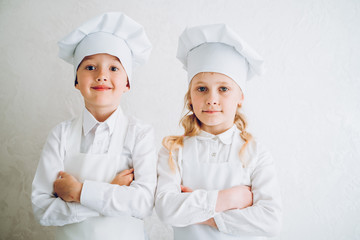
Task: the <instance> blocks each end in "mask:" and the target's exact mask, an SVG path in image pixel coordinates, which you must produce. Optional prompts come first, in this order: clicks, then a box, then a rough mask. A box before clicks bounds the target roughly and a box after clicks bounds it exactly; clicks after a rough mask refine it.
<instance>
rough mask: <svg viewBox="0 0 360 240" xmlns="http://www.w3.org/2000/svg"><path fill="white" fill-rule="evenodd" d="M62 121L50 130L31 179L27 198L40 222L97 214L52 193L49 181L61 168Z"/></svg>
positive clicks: (78, 219)
mask: <svg viewBox="0 0 360 240" xmlns="http://www.w3.org/2000/svg"><path fill="white" fill-rule="evenodd" d="M68 123H70V121H69V122H68ZM65 125H66V122H65V123H61V124H59V125H58V126H56V127H55V128H54V129H53V130H52V131H51V132H50V134H49V136H48V138H47V141H46V143H45V145H44V148H43V151H42V153H41V157H40V161H39V163H38V167H37V170H36V173H35V177H34V180H33V183H32V194H31V201H32V207H33V211H34V215H35V218H36V219H37V220H38V221H39V222H40V224H41V225H44V226H63V225H66V224H70V223H75V222H81V221H83V220H85V219H86V218H87V217H91V216H98V215H99V214H98V213H97V212H95V211H93V210H91V209H89V208H87V207H84V206H81V205H80V204H79V203H69V202H65V201H63V200H62V199H61V198H57V197H55V196H54V194H53V183H54V181H55V180H56V178H57V176H58V174H59V171H63V170H64V164H63V161H64V152H65V148H64V142H63V138H62V136H63V135H64V131H65Z"/></svg>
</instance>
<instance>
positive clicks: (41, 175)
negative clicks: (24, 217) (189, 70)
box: [31, 12, 156, 240]
mask: <svg viewBox="0 0 360 240" xmlns="http://www.w3.org/2000/svg"><path fill="white" fill-rule="evenodd" d="M59 48H60V52H59V56H60V58H62V59H64V60H65V61H67V62H68V63H70V64H73V65H74V70H75V88H76V89H78V90H79V91H80V93H81V95H82V96H83V98H84V102H85V108H84V110H83V113H82V114H81V115H80V116H78V117H76V118H75V119H72V120H68V121H64V122H62V123H60V124H58V125H57V126H56V127H55V128H54V129H53V130H52V131H51V132H50V134H49V136H48V139H47V142H46V144H45V146H44V149H43V152H42V154H41V158H40V161H39V164H38V168H37V170H36V174H35V178H34V181H33V185H32V186H33V189H32V196H31V198H32V206H33V211H34V215H35V217H36V219H37V220H38V221H39V222H40V224H41V225H44V226H58V228H57V232H56V239H64V240H65V239H66V240H71V239H74V240H75V239H86V240H89V239H94V240H97V239H106V240H111V239H136V240H143V239H145V236H144V222H143V220H142V219H143V218H144V217H146V216H149V215H150V214H151V212H152V208H153V205H154V193H155V187H156V149H155V146H154V132H153V128H152V127H151V126H150V125H148V124H145V123H143V122H142V121H140V120H138V119H136V118H134V117H131V116H127V115H125V114H124V113H123V111H122V110H121V108H120V106H119V104H120V99H121V96H122V95H123V94H124V93H125V92H127V91H129V90H130V87H131V83H132V81H133V77H132V71H133V68H134V67H136V66H137V65H139V64H142V63H144V62H145V61H146V60H147V58H148V56H149V54H150V51H151V44H150V42H149V40H148V38H147V36H146V34H145V31H144V29H143V27H142V26H141V25H140V24H138V23H137V22H135V21H134V20H132V19H131V18H129V17H128V16H126V15H125V14H123V13H120V12H112V13H105V14H102V15H100V16H97V17H95V18H92V19H90V20H88V21H87V22H85V23H84V24H83V25H81V26H80V27H79V28H77V29H75V30H74V31H73V32H71V33H70V34H69V35H67V36H66V37H65V38H64V39H62V40H61V41H60V42H59Z"/></svg>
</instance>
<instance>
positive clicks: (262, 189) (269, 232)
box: [214, 150, 282, 237]
mask: <svg viewBox="0 0 360 240" xmlns="http://www.w3.org/2000/svg"><path fill="white" fill-rule="evenodd" d="M255 163H256V166H255V167H254V171H253V172H252V175H251V182H252V186H251V191H252V193H253V205H252V206H251V207H247V208H244V209H235V210H228V211H225V212H222V213H220V214H217V215H216V216H215V217H214V219H215V222H216V224H217V227H218V229H219V231H220V232H224V233H228V234H231V235H239V236H268V237H273V236H275V235H277V234H278V233H279V231H280V228H281V212H282V211H281V196H280V188H279V186H278V181H277V177H276V171H275V167H274V164H273V159H272V156H271V155H270V153H269V152H267V151H265V150H260V151H259V153H257V154H256V162H255Z"/></svg>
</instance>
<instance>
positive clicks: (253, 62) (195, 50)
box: [177, 24, 264, 92]
mask: <svg viewBox="0 0 360 240" xmlns="http://www.w3.org/2000/svg"><path fill="white" fill-rule="evenodd" d="M177 58H178V59H179V60H180V61H181V62H182V63H183V67H184V69H185V70H186V71H187V72H188V81H189V84H190V82H191V80H192V78H193V77H194V76H195V75H196V74H198V73H200V72H217V73H222V74H225V75H227V76H228V77H230V78H231V79H233V80H234V81H235V82H236V83H237V84H238V85H239V86H240V88H241V89H242V91H243V92H244V90H245V82H246V81H247V80H250V79H251V78H252V77H253V76H254V75H255V74H257V75H261V74H262V73H263V72H264V61H263V59H262V58H261V57H260V55H259V54H258V53H256V52H255V50H253V49H252V48H251V47H250V46H249V45H248V44H247V43H246V42H245V41H244V40H242V39H241V38H240V37H239V36H238V35H237V34H236V33H235V32H234V31H233V30H232V29H230V28H229V27H228V26H227V25H225V24H212V25H203V26H196V27H190V28H186V29H185V30H184V32H183V33H182V34H181V35H180V37H179V44H178V51H177Z"/></svg>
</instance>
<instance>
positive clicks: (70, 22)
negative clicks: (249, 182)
mask: <svg viewBox="0 0 360 240" xmlns="http://www.w3.org/2000/svg"><path fill="white" fill-rule="evenodd" d="M105 11H123V12H124V13H126V14H127V15H129V16H130V17H132V18H133V19H135V20H136V21H138V22H139V23H141V24H143V25H144V27H145V29H146V31H147V33H148V36H149V38H150V40H151V41H152V43H153V52H152V55H151V58H150V61H149V62H148V64H147V65H146V66H144V67H141V68H140V69H138V70H139V71H138V72H137V73H136V74H135V81H134V84H133V88H132V90H131V92H130V93H128V94H127V96H126V97H125V98H124V99H123V103H122V105H123V107H124V109H125V111H127V112H128V113H130V114H134V115H136V116H138V117H140V118H142V119H144V120H146V121H147V122H149V123H151V124H153V125H154V127H155V129H156V140H157V146H158V147H160V142H161V139H162V138H163V137H164V136H165V135H169V134H175V133H181V129H180V128H178V125H177V124H178V120H179V118H180V114H181V111H182V105H183V102H182V101H183V95H184V93H185V91H186V73H185V71H183V70H182V68H181V64H180V62H178V60H177V59H176V58H175V54H176V49H177V39H178V36H179V34H180V33H181V32H182V30H183V29H184V28H185V27H186V26H187V25H197V24H206V23H218V22H225V23H228V24H229V25H230V26H231V27H232V28H233V29H234V30H235V31H237V32H238V33H239V34H240V35H241V36H242V37H243V38H244V39H246V40H247V41H248V42H249V43H250V44H251V45H252V46H253V47H254V48H255V49H257V50H258V52H260V53H261V54H262V55H263V56H264V58H265V59H266V61H267V69H268V72H267V74H266V75H265V76H263V77H261V78H258V79H256V80H255V81H253V83H251V85H250V87H249V91H248V94H247V96H246V104H245V107H244V111H245V113H246V115H247V116H248V120H249V124H250V130H251V132H252V133H253V134H254V135H255V136H256V137H257V138H258V139H260V140H261V141H262V142H264V143H265V144H267V145H268V146H269V147H270V149H271V150H272V153H273V155H274V156H275V159H276V165H277V168H278V172H279V178H280V181H281V188H282V193H283V202H284V226H283V230H282V232H281V235H280V236H279V237H278V238H277V239H282V240H288V239H291V240H297V239H299V240H300V239H317V240H318V239H326V240H329V239H333V240H339V239H360V224H359V223H360V201H359V199H360V174H359V172H360V124H359V122H360V114H359V111H360V81H359V80H360V79H359V78H360V77H359V76H360V46H359V43H360V27H359V26H360V2H359V1H357V0H347V1H345V0H327V1H315V0H313V1H311V0H302V1H298V0H272V1H270V0H258V1H250V0H249V1H245V0H243V1H239V0H227V1H221V0H196V1H194V0H174V1H166V0H131V1H125V0H108V1H100V0H99V1H96V0H86V1H85V0H79V1H71V0H62V1H50V0H48V1H41V0H31V1H30V0H1V1H0V53H1V56H0V81H1V85H0V100H1V101H0V106H1V111H0V123H1V140H0V141H1V142H0V148H1V150H0V153H1V160H0V162H1V168H0V190H1V191H0V209H1V215H0V218H1V219H0V238H1V239H49V238H51V237H52V236H53V230H54V228H50V227H41V226H40V225H39V224H38V223H36V222H35V221H34V218H33V214H32V210H31V204H30V193H31V182H32V179H33V176H34V173H35V169H36V166H37V162H38V159H39V156H40V151H41V149H42V146H43V144H44V142H45V139H46V136H47V134H48V132H49V130H50V129H51V128H52V127H53V126H54V125H55V124H56V123H58V122H60V121H63V120H65V119H68V118H70V117H72V116H74V115H76V114H78V113H79V112H80V110H81V109H82V99H81V96H80V94H79V93H78V92H77V90H75V89H74V87H73V71H72V67H71V66H70V65H67V64H66V63H65V62H63V61H62V60H60V59H59V58H58V57H57V51H58V48H57V44H56V42H57V41H58V40H59V39H60V38H62V37H63V36H65V34H67V33H68V32H69V31H71V30H73V29H74V28H75V27H77V26H78V25H79V24H81V23H82V22H84V21H85V20H86V19H88V18H90V17H93V16H96V15H98V14H100V13H102V12H105ZM146 226H147V229H148V231H149V234H150V237H151V239H152V240H158V239H159V240H161V239H172V237H171V230H170V228H169V227H167V226H165V225H163V224H162V223H161V222H159V220H158V219H157V218H156V216H152V217H151V218H150V219H147V221H146Z"/></svg>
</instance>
